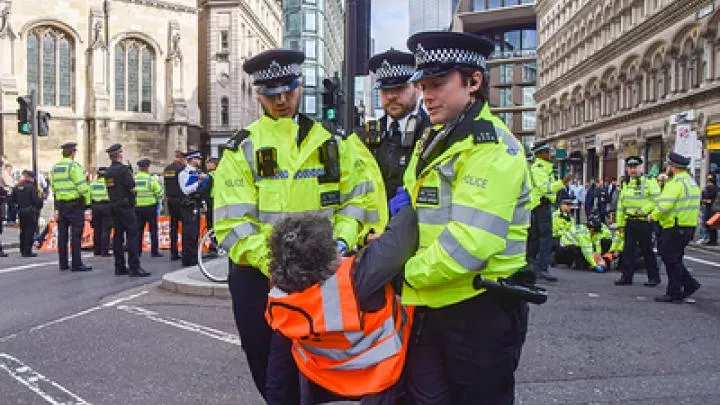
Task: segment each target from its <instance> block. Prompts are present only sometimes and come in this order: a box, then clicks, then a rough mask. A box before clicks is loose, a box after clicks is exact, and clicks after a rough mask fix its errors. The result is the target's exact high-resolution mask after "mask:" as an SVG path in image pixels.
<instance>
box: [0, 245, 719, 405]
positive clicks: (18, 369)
mask: <svg viewBox="0 0 720 405" xmlns="http://www.w3.org/2000/svg"><path fill="white" fill-rule="evenodd" d="M11 255H12V256H11V257H10V258H8V259H2V261H0V308H2V309H1V310H0V404H13V405H14V404H46V403H51V404H84V403H92V404H138V405H139V404H143V405H144V404H222V405H225V404H228V405H230V404H233V405H237V404H241V405H244V404H248V405H250V404H252V405H254V404H261V403H262V401H261V400H260V398H259V397H258V395H257V393H256V392H255V388H254V386H253V384H252V381H251V378H250V375H249V371H248V369H247V366H246V363H245V360H244V355H243V354H242V349H241V347H240V342H239V340H238V338H237V334H236V332H235V326H234V323H233V320H232V313H231V309H230V303H229V301H228V300H221V299H217V298H195V297H187V296H182V295H176V294H172V293H168V292H165V291H163V290H160V289H159V288H158V283H157V282H156V281H157V279H158V277H159V276H160V275H161V274H162V273H164V272H167V271H171V270H174V269H177V268H179V264H174V263H173V264H171V263H170V262H169V261H168V260H167V258H161V259H149V258H147V257H146V258H145V260H144V262H143V266H144V267H145V268H146V269H147V270H150V271H152V272H153V276H152V277H151V278H148V279H129V278H127V277H116V276H114V275H113V274H112V261H111V259H95V258H88V259H87V263H88V264H90V265H92V266H93V267H94V270H93V271H92V272H90V273H79V274H76V273H67V272H63V273H60V272H59V271H58V270H57V264H56V263H57V262H56V259H55V256H53V255H49V254H44V255H41V256H40V257H38V258H36V259H30V260H28V259H21V258H18V257H17V256H18V255H17V253H12V252H11ZM691 256H692V257H693V259H695V261H692V260H688V261H687V263H688V265H689V266H690V267H691V268H692V270H693V272H694V274H695V275H696V277H697V278H698V279H699V280H700V281H701V282H702V283H703V287H702V288H701V289H700V290H699V291H698V293H697V294H696V299H697V303H695V304H682V305H677V304H659V303H655V302H653V301H652V297H653V296H654V295H658V294H661V293H662V292H663V289H662V288H661V287H656V288H647V287H643V286H642V282H643V281H644V279H645V277H644V276H643V275H638V276H637V277H636V281H637V285H635V286H631V287H615V286H613V285H612V282H613V280H614V279H615V278H617V277H618V274H617V273H612V274H595V273H591V272H579V271H570V270H567V269H564V268H561V269H554V272H555V274H556V275H558V276H559V277H560V282H559V283H557V284H555V285H551V286H549V289H550V291H551V297H550V299H549V301H548V303H547V304H545V305H543V306H540V307H533V308H532V311H531V321H530V322H531V325H530V332H529V334H528V337H527V343H526V345H525V347H524V353H523V358H522V362H521V365H520V368H519V370H518V373H517V401H516V402H517V403H519V404H543V405H545V404H654V405H655V404H717V403H720V401H719V400H718V398H720V255H717V254H708V253H699V252H692V253H691ZM698 260H699V261H698ZM23 266H25V267H23ZM28 266H34V267H28Z"/></svg>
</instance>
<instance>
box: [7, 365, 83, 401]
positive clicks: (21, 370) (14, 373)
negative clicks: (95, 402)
mask: <svg viewBox="0 0 720 405" xmlns="http://www.w3.org/2000/svg"><path fill="white" fill-rule="evenodd" d="M0 369H1V370H5V371H6V372H7V373H8V374H9V375H10V376H11V377H12V378H14V379H15V380H16V381H17V382H19V383H20V384H22V385H24V386H25V387H27V388H28V389H29V390H31V391H32V392H34V393H36V394H37V395H38V396H40V398H42V399H44V400H45V401H46V402H48V403H50V404H53V405H90V403H89V402H87V401H86V400H84V399H82V398H80V397H79V396H77V395H75V394H73V393H72V392H70V390H68V389H67V388H65V387H63V386H62V385H60V384H58V383H56V382H55V381H52V380H50V379H49V378H47V377H45V376H44V375H42V374H40V373H38V372H37V371H35V370H33V369H32V368H30V367H29V366H27V365H25V364H24V363H23V362H21V361H20V360H18V359H16V358H14V357H12V356H10V355H9V354H7V353H0Z"/></svg>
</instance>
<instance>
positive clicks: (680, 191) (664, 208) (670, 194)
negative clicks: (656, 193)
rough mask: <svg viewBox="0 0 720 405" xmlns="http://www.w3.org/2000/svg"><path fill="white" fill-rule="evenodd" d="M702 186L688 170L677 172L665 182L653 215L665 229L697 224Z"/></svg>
mask: <svg viewBox="0 0 720 405" xmlns="http://www.w3.org/2000/svg"><path fill="white" fill-rule="evenodd" d="M699 212H700V188H699V187H698V185H697V183H695V179H693V178H692V177H691V176H690V174H689V173H688V172H680V173H677V174H675V175H674V176H673V177H672V178H671V179H670V180H668V181H667V182H666V183H665V187H664V188H663V190H662V193H661V194H660V197H658V199H657V205H656V207H655V210H654V211H653V213H652V217H653V218H655V219H657V221H658V222H659V223H660V227H662V228H663V229H668V228H673V227H676V226H683V227H695V226H697V219H698V214H699Z"/></svg>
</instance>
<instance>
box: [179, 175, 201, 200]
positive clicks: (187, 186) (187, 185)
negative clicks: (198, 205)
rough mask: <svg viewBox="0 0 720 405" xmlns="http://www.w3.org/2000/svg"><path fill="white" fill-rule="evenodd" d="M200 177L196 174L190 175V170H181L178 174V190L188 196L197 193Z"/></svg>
mask: <svg viewBox="0 0 720 405" xmlns="http://www.w3.org/2000/svg"><path fill="white" fill-rule="evenodd" d="M199 180H200V176H199V175H198V174H197V173H190V170H187V169H183V171H181V172H180V174H178V183H180V190H181V191H182V192H183V194H185V195H190V194H192V193H194V192H195V191H197V189H198V187H200V182H199Z"/></svg>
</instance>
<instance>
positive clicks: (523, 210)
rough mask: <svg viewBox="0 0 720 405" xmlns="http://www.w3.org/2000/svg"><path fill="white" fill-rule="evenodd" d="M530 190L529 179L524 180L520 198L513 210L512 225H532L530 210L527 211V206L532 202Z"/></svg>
mask: <svg viewBox="0 0 720 405" xmlns="http://www.w3.org/2000/svg"><path fill="white" fill-rule="evenodd" d="M530 199H531V198H530V189H529V188H528V186H527V178H525V179H523V182H522V187H521V188H520V198H519V199H518V202H517V203H516V204H515V209H514V210H513V216H512V220H511V221H510V224H511V225H529V224H530V214H531V213H530V210H528V209H527V207H526V205H527V203H529V202H530Z"/></svg>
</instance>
